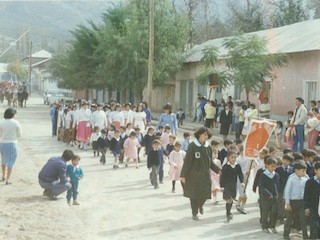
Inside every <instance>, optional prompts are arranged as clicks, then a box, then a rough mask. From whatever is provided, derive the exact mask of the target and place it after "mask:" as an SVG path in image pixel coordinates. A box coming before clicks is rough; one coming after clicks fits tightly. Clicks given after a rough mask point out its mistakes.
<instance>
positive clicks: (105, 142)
mask: <svg viewBox="0 0 320 240" xmlns="http://www.w3.org/2000/svg"><path fill="white" fill-rule="evenodd" d="M108 147H109V139H108V138H107V131H106V130H104V129H102V130H101V136H100V137H99V138H98V149H99V152H101V158H100V163H101V164H106V153H107V150H108Z"/></svg>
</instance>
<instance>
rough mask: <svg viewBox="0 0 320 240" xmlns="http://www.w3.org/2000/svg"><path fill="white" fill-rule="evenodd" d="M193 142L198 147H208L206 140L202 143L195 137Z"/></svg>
mask: <svg viewBox="0 0 320 240" xmlns="http://www.w3.org/2000/svg"><path fill="white" fill-rule="evenodd" d="M193 142H194V144H195V145H196V146H198V147H201V146H205V147H209V143H208V142H207V141H206V142H205V143H204V144H203V145H202V144H201V143H200V142H199V140H198V139H195V140H194V141H193Z"/></svg>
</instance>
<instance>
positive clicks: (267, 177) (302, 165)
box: [211, 140, 320, 239]
mask: <svg viewBox="0 0 320 240" xmlns="http://www.w3.org/2000/svg"><path fill="white" fill-rule="evenodd" d="M211 144H212V147H213V149H215V150H214V151H213V152H214V154H216V157H217V158H218V159H216V160H214V161H215V163H216V164H217V165H218V166H219V164H222V171H221V176H219V175H217V174H215V173H212V193H213V196H214V202H215V203H216V202H217V200H216V193H217V191H221V190H222V191H223V198H224V199H225V200H226V210H227V220H228V221H230V220H231V219H232V217H233V216H232V214H231V212H230V209H231V207H232V203H233V201H234V200H235V199H236V191H237V190H238V192H239V196H238V200H237V205H236V208H237V210H238V211H239V212H240V213H243V214H246V213H247V212H246V211H245V210H244V206H245V204H246V200H247V196H246V193H245V192H246V186H247V183H248V177H249V176H250V173H251V172H253V174H254V183H253V189H252V190H253V192H254V193H255V192H258V193H259V208H260V224H261V227H262V230H263V231H264V232H266V233H277V230H276V228H275V226H276V223H277V221H279V223H280V224H284V233H283V237H284V238H285V239H290V236H289V235H290V232H291V229H292V228H295V229H297V230H298V231H300V230H301V231H302V235H303V238H304V239H319V238H320V226H319V223H320V218H319V214H320V212H319V196H320V157H319V156H318V155H317V152H316V151H314V150H307V149H304V150H303V151H302V153H301V154H299V153H292V151H291V150H290V149H285V150H283V157H282V158H279V157H277V148H276V147H270V149H267V148H264V149H262V150H261V151H260V153H259V156H258V157H257V158H256V159H254V160H252V161H250V159H246V158H245V157H244V156H243V147H242V144H241V140H237V141H236V144H233V143H232V142H231V141H229V140H225V141H224V148H223V149H222V150H221V151H218V150H217V147H218V145H219V143H218V142H216V141H212V143H211ZM214 158H215V157H213V159H214ZM219 161H220V162H219ZM251 170H252V171H251ZM219 177H220V181H219ZM219 183H220V185H219ZM257 189H258V190H257ZM284 219H285V221H284ZM308 224H309V225H310V234H308V231H307V225H308Z"/></svg>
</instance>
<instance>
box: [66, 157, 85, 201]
mask: <svg viewBox="0 0 320 240" xmlns="http://www.w3.org/2000/svg"><path fill="white" fill-rule="evenodd" d="M79 161H80V156H79V155H74V157H73V158H72V159H71V164H70V165H68V166H67V173H66V175H67V177H69V178H70V183H71V186H72V187H71V188H70V189H69V190H68V192H67V203H68V205H69V206H70V205H71V202H70V200H71V197H72V198H73V205H80V204H79V202H78V201H77V197H78V186H79V181H80V180H81V179H82V178H83V171H82V169H81V167H80V166H79Z"/></svg>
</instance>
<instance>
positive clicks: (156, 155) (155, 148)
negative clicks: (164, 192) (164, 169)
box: [147, 140, 163, 189]
mask: <svg viewBox="0 0 320 240" xmlns="http://www.w3.org/2000/svg"><path fill="white" fill-rule="evenodd" d="M162 154H163V153H162V150H161V143H160V141H158V140H154V141H153V142H152V149H151V150H150V152H149V154H148V158H147V166H148V169H149V170H151V174H150V177H151V183H152V185H153V186H154V189H157V188H159V185H158V174H159V166H160V164H161V161H162V160H161V159H162V156H161V155H162Z"/></svg>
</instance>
